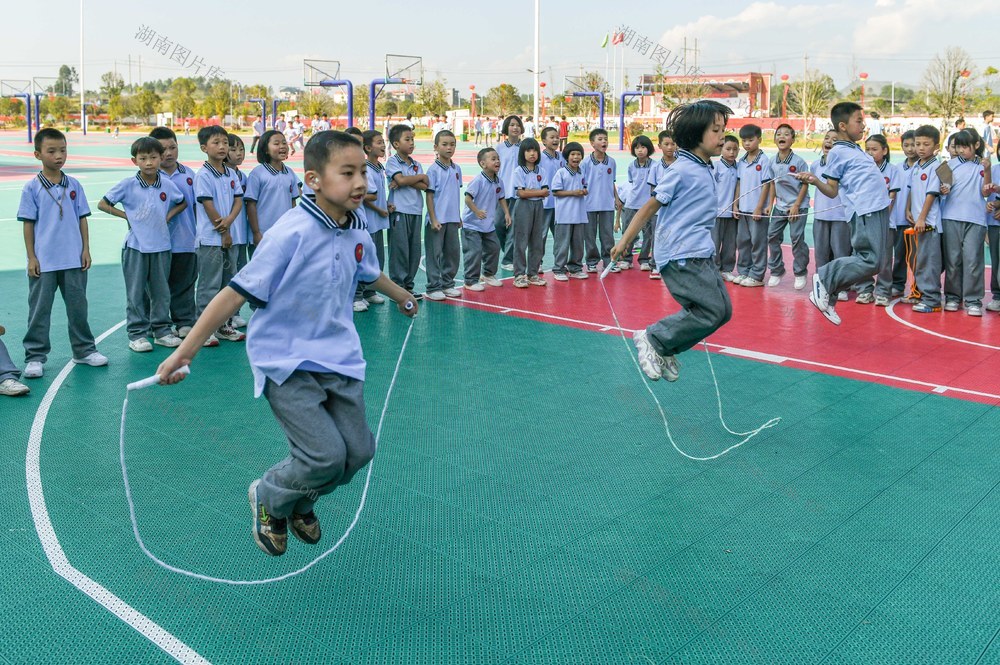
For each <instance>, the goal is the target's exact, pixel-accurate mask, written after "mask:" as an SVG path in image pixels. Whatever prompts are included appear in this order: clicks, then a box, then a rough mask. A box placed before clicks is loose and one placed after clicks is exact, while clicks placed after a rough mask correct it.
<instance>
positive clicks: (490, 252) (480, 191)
mask: <svg viewBox="0 0 1000 665" xmlns="http://www.w3.org/2000/svg"><path fill="white" fill-rule="evenodd" d="M476 159H477V161H478V162H479V168H481V169H482V172H481V173H480V174H479V175H478V176H476V177H475V178H474V179H473V181H472V182H470V183H469V186H468V187H466V188H465V212H464V213H462V259H463V262H464V264H465V288H466V290H468V291H484V290H485V289H486V286H503V282H501V281H500V280H499V279H497V278H496V274H497V269H498V268H499V266H500V241H499V240H497V233H496V226H495V222H494V219H495V218H496V209H497V207H499V208H500V210H501V213H502V214H503V218H504V221H505V223H506V224H507V225H508V226H510V224H511V218H510V210H508V209H507V199H506V198H504V189H503V183H502V182H500V176H499V175H498V174H499V172H500V156H499V155H497V151H496V150H494V149H493V148H483V149H482V150H480V151H479V154H478V155H476Z"/></svg>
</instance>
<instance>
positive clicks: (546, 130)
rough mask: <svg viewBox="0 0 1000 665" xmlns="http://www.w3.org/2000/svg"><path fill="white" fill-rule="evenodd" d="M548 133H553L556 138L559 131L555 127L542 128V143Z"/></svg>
mask: <svg viewBox="0 0 1000 665" xmlns="http://www.w3.org/2000/svg"><path fill="white" fill-rule="evenodd" d="M549 132H554V133H555V134H556V135H557V136H558V135H559V130H558V129H556V128H555V127H552V126H548V127H543V128H542V134H541V136H542V140H543V141H544V140H545V135H546V134H548V133H549Z"/></svg>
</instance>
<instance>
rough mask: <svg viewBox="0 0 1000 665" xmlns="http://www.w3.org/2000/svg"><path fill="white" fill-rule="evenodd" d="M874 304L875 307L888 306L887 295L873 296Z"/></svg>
mask: <svg viewBox="0 0 1000 665" xmlns="http://www.w3.org/2000/svg"><path fill="white" fill-rule="evenodd" d="M875 306H876V307H888V306H889V296H875Z"/></svg>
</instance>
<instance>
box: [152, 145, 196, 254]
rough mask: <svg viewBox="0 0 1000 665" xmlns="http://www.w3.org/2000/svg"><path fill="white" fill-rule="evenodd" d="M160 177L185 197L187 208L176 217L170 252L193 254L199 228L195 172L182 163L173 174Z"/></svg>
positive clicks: (172, 221) (171, 230)
mask: <svg viewBox="0 0 1000 665" xmlns="http://www.w3.org/2000/svg"><path fill="white" fill-rule="evenodd" d="M160 177H163V178H167V179H168V180H170V182H172V183H173V184H174V187H176V188H177V189H178V191H180V193H181V194H183V195H184V201H185V202H186V203H187V207H186V208H184V210H181V211H180V212H179V213H177V214H176V215H174V218H173V219H171V220H170V222H169V223H168V226H169V227H170V251H171V252H172V253H173V254H193V253H194V252H196V251H197V250H198V226H197V223H196V222H195V206H196V205H197V201H196V200H195V197H194V171H192V170H191V169H189V168H188V167H186V166H184V165H183V164H181V163H180V162H178V163H177V168H176V169H174V172H173V173H167V172H166V171H160Z"/></svg>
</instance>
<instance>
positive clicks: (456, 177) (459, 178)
mask: <svg viewBox="0 0 1000 665" xmlns="http://www.w3.org/2000/svg"><path fill="white" fill-rule="evenodd" d="M455 180H457V181H459V182H462V176H460V175H458V174H457V173H456V174H455Z"/></svg>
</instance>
